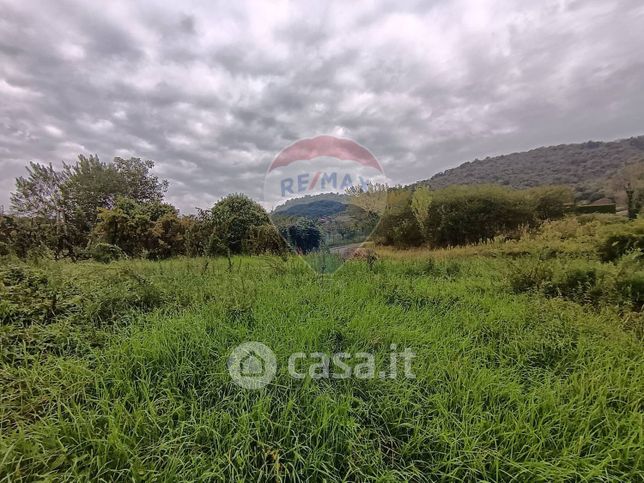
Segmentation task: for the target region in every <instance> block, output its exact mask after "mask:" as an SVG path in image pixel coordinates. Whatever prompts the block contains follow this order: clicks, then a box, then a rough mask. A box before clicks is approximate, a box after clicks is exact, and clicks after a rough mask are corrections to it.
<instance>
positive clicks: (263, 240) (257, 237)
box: [245, 224, 288, 255]
mask: <svg viewBox="0 0 644 483" xmlns="http://www.w3.org/2000/svg"><path fill="white" fill-rule="evenodd" d="M245 251H246V252H247V253H249V254H253V255H262V254H271V255H283V254H285V253H287V252H288V246H287V244H286V241H285V240H284V238H282V235H280V233H279V232H278V231H277V228H275V226H273V225H271V224H266V225H261V226H254V227H252V228H251V229H250V233H249V235H248V239H247V240H246V246H245Z"/></svg>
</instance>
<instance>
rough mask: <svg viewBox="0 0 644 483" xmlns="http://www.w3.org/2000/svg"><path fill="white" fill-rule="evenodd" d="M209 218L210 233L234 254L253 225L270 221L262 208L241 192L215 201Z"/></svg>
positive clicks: (240, 249)
mask: <svg viewBox="0 0 644 483" xmlns="http://www.w3.org/2000/svg"><path fill="white" fill-rule="evenodd" d="M210 220H211V223H212V228H213V231H212V235H213V236H214V237H216V238H217V239H219V240H220V242H221V243H222V244H223V246H225V247H226V248H227V249H228V250H230V252H231V253H234V254H239V253H242V251H243V247H244V243H245V240H247V239H248V237H249V235H250V232H251V230H252V229H253V227H256V226H262V225H266V224H269V223H270V219H269V218H268V214H267V213H266V211H265V210H264V208H262V207H261V206H260V205H259V204H258V203H257V202H255V201H253V200H251V199H250V198H249V197H248V196H246V195H243V194H232V195H228V196H226V197H225V198H223V199H222V200H220V201H218V202H217V203H215V206H213V207H212V210H211V213H210Z"/></svg>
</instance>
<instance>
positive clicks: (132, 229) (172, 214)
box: [91, 197, 183, 259]
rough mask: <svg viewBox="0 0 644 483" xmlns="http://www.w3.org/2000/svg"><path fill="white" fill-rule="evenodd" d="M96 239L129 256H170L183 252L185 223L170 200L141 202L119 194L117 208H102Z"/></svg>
mask: <svg viewBox="0 0 644 483" xmlns="http://www.w3.org/2000/svg"><path fill="white" fill-rule="evenodd" d="M91 238H92V241H93V243H94V244H96V243H107V244H109V245H114V246H117V247H119V248H120V249H121V250H123V252H124V253H125V254H127V255H129V256H142V255H145V256H147V257H148V258H154V259H157V258H167V257H170V256H173V255H178V254H180V253H182V251H183V225H182V224H181V222H180V220H179V218H178V214H177V210H176V209H175V208H174V207H173V206H171V205H168V204H166V203H161V202H159V201H151V202H147V203H140V202H138V201H135V200H132V199H130V198H125V197H119V198H118V199H117V200H116V203H115V206H114V207H113V208H99V215H98V220H97V223H96V225H95V226H94V229H93V231H92V237H91Z"/></svg>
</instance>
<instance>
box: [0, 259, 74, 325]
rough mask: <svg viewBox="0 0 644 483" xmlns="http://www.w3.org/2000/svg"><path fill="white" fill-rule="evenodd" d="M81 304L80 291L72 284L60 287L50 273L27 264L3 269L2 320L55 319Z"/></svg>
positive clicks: (0, 279) (21, 322) (0, 282)
mask: <svg viewBox="0 0 644 483" xmlns="http://www.w3.org/2000/svg"><path fill="white" fill-rule="evenodd" d="M79 306H80V299H79V297H78V291H77V290H75V289H74V287H72V286H71V285H70V284H67V283H66V284H63V285H62V286H60V287H57V286H56V284H55V283H54V282H52V281H51V280H50V277H49V276H48V275H47V273H46V272H45V271H43V270H41V269H37V268H33V267H29V266H26V265H24V266H23V265H10V266H8V267H5V268H3V269H2V270H0V322H1V323H3V324H18V325H30V324H32V323H35V322H41V323H47V322H51V321H52V320H53V319H54V318H55V317H56V316H58V315H61V314H65V313H69V312H71V311H73V310H75V309H76V308H78V307H79Z"/></svg>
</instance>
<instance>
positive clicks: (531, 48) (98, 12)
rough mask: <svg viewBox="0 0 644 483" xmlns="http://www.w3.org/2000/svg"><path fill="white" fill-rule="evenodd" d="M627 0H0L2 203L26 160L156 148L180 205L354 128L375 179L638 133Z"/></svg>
mask: <svg viewBox="0 0 644 483" xmlns="http://www.w3.org/2000/svg"><path fill="white" fill-rule="evenodd" d="M643 25H644V4H643V3H642V2H641V0H578V1H567V0H556V1H550V0H544V1H540V0H534V1H530V2H528V1H521V2H519V1H516V0H454V1H449V0H441V1H432V0H425V1H400V0H391V1H390V0H385V1H365V2H362V1H355V2H348V1H346V0H345V1H328V2H327V1H324V2H323V1H318V2H312V1H311V2H309V1H293V2H289V1H279V0H277V1H270V2H255V1H244V0H236V1H234V2H230V1H226V2H223V1H222V2H218V1H212V0H205V1H195V2H191V1H181V2H179V1H148V0H144V1H139V2H132V1H118V0H110V1H92V2H89V1H85V0H77V1H72V0H56V1H51V0H46V1H37V0H29V1H25V0H0V205H4V206H5V207H6V208H8V206H9V194H10V192H11V191H12V190H13V187H14V180H15V177H16V176H20V175H23V174H25V165H26V164H27V163H28V162H30V161H36V162H41V163H50V162H51V163H52V164H54V165H55V166H60V165H62V162H63V161H66V162H72V161H74V160H75V159H76V158H77V156H78V155H79V154H94V153H96V154H98V155H99V156H100V158H101V159H102V160H104V161H108V160H110V159H112V158H113V157H114V156H121V157H130V156H135V157H140V158H144V159H151V160H153V161H155V163H156V166H155V169H154V171H155V173H156V174H157V175H159V176H160V177H163V178H166V179H168V180H169V182H170V189H169V191H168V194H167V199H168V201H170V202H171V203H173V204H175V205H176V206H177V207H179V208H180V209H181V210H182V212H192V211H194V208H195V207H201V208H207V207H210V206H211V205H212V204H213V203H214V202H216V201H217V200H218V199H220V198H221V197H222V196H225V195H226V194H229V193H232V192H243V193H246V194H248V195H249V196H251V197H254V198H256V199H259V198H261V196H262V190H263V187H264V175H265V173H266V170H267V167H268V165H269V164H270V162H271V161H272V159H273V158H274V157H275V156H276V155H277V154H278V153H279V151H280V150H281V149H283V148H285V147H286V146H288V145H289V144H291V143H293V142H295V141H296V140H298V139H301V138H310V137H314V136H317V135H320V134H329V135H335V136H339V137H345V138H350V139H353V140H355V141H356V142H358V143H360V144H361V145H363V146H365V147H366V148H368V149H369V150H370V151H371V152H372V153H373V154H374V155H375V156H376V158H377V159H378V160H379V161H380V163H381V165H382V166H383V168H384V170H385V172H386V174H387V177H388V178H389V180H390V183H392V184H397V183H401V184H406V183H410V182H414V181H417V180H420V179H427V178H430V177H431V176H432V175H433V174H435V173H437V172H440V171H443V170H444V169H446V168H449V167H453V166H456V165H458V164H460V163H461V162H464V161H469V160H472V159H474V158H484V157H485V156H488V155H490V156H491V155H495V154H503V153H510V152H516V151H522V150H526V149H531V148H534V147H538V146H542V145H554V144H561V143H569V142H583V141H587V140H590V139H593V140H612V139H618V138H624V137H629V136H634V135H641V134H644V48H643V46H644V28H643V27H642V26H643Z"/></svg>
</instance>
